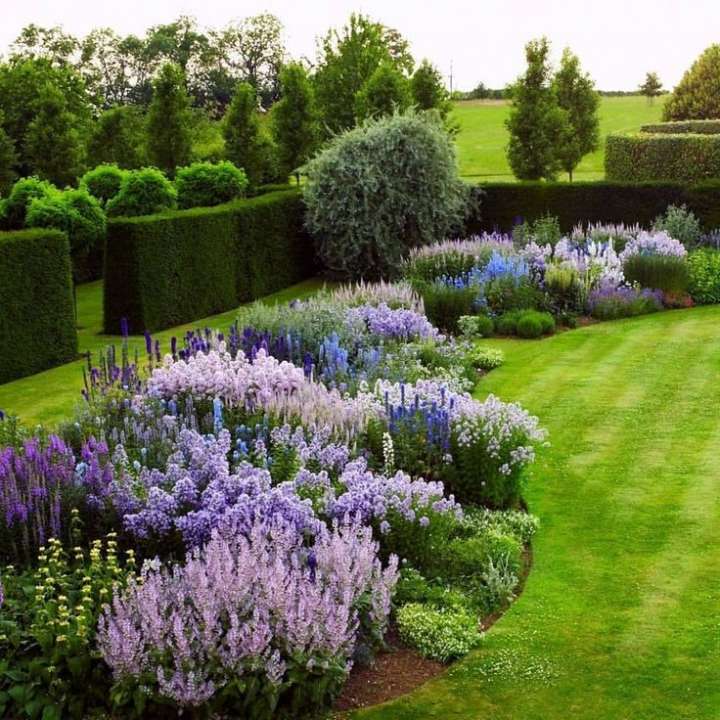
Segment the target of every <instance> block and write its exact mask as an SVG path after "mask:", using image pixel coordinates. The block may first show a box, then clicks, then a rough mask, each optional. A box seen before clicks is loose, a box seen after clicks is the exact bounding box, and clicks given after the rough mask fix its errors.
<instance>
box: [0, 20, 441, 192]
mask: <svg viewBox="0 0 720 720" xmlns="http://www.w3.org/2000/svg"><path fill="white" fill-rule="evenodd" d="M411 106H414V107H416V108H418V109H419V110H434V111H436V112H438V113H439V114H440V115H441V116H442V117H443V118H446V117H447V115H448V113H449V110H450V98H449V95H448V92H447V90H446V89H445V86H444V83H443V80H442V76H441V75H440V73H439V72H438V71H437V69H436V68H435V67H434V66H433V65H431V64H430V63H429V62H428V61H426V60H424V61H422V62H421V63H419V64H418V63H416V61H415V59H414V58H413V57H412V55H411V53H410V50H409V45H408V42H407V40H405V38H403V37H402V35H401V34H400V33H399V32H398V31H397V30H394V29H392V28H389V27H387V26H385V25H383V24H381V23H378V22H376V21H373V20H371V19H370V18H368V17H365V16H363V15H351V16H350V18H349V20H348V22H347V24H346V25H344V26H343V27H341V28H333V29H330V30H329V31H328V32H327V34H326V35H325V36H324V37H323V38H322V39H321V40H320V42H319V43H318V52H317V56H316V58H314V60H312V61H310V60H307V59H303V60H302V61H300V62H297V61H296V62H293V61H292V60H291V58H290V57H289V55H288V52H287V50H286V48H285V45H284V40H283V27H282V24H281V22H280V20H279V19H278V18H276V17H275V16H273V15H270V14H267V13H265V14H261V15H256V16H254V17H250V18H247V19H245V20H243V21H241V22H238V23H234V24H231V25H228V26H227V27H225V28H223V29H221V30H215V29H208V30H204V29H202V28H200V27H199V26H198V25H197V23H196V21H195V20H194V19H193V18H190V17H186V16H182V17H180V18H178V19H177V20H176V21H175V22H172V23H169V24H167V25H158V26H155V27H152V28H150V29H149V30H148V31H147V32H146V33H145V35H144V36H142V37H138V36H135V35H128V36H120V35H118V34H117V33H115V32H114V31H113V30H111V29H109V28H100V29H96V30H93V31H92V32H90V33H89V34H88V35H87V36H86V37H84V38H77V37H74V36H72V35H69V34H67V33H65V32H64V31H63V30H62V28H59V27H54V28H42V27H38V26H36V25H30V26H28V27H26V28H25V29H23V30H22V32H21V33H20V35H19V36H18V38H17V40H16V41H15V42H14V43H13V44H12V46H11V47H10V49H9V53H8V55H7V57H6V58H5V60H4V61H3V62H2V63H1V64H0V108H2V109H3V112H2V113H1V114H0V192H3V193H6V192H7V189H8V187H9V186H10V185H11V183H12V182H13V180H14V179H15V178H17V177H18V176H20V177H23V176H28V175H37V176H38V177H40V178H42V179H45V180H49V181H51V182H53V183H55V184H57V185H60V186H63V185H74V184H75V182H76V179H77V178H78V177H79V176H81V175H82V174H83V172H84V171H85V170H86V169H87V168H89V167H94V166H95V165H97V164H99V163H115V164H117V165H118V166H119V167H121V168H125V169H133V168H137V167H141V166H143V165H147V164H152V165H156V166H157V167H159V168H161V169H162V170H164V171H165V172H167V173H168V174H169V175H171V176H172V175H173V173H174V170H175V168H176V167H179V166H183V165H186V164H188V163H189V162H193V161H204V160H209V161H214V162H217V161H219V160H222V159H226V158H227V159H229V160H231V161H232V162H234V163H235V164H237V165H238V166H240V167H243V168H244V169H245V171H246V172H247V175H248V177H249V179H250V181H251V183H262V182H273V181H276V180H281V181H285V180H287V177H288V174H290V173H293V172H294V171H296V170H297V169H298V168H299V167H300V166H301V165H302V163H303V162H305V160H306V159H307V158H308V157H309V155H310V154H311V153H312V152H314V150H315V149H317V147H318V146H319V145H320V144H321V143H322V142H324V141H326V140H328V139H329V138H330V137H332V136H333V135H334V134H336V133H339V132H342V131H344V130H346V129H348V128H351V127H354V126H355V125H356V124H357V123H359V122H362V121H364V120H365V119H367V118H369V117H377V116H380V115H384V114H388V113H392V112H395V111H396V110H399V111H403V110H406V109H407V108H409V107H411Z"/></svg>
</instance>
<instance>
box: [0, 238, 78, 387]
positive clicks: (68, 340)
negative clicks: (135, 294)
mask: <svg viewBox="0 0 720 720" xmlns="http://www.w3.org/2000/svg"><path fill="white" fill-rule="evenodd" d="M77 349H78V344H77V332H76V329H75V308H74V301H73V285H72V270H71V264H70V244H69V243H68V240H67V237H66V236H65V234H64V233H61V232H59V231H57V230H47V229H35V230H19V231H16V232H0V383H5V382H9V381H10V380H15V379H16V378H20V377H23V376H25V375H32V374H34V373H37V372H40V371H42V370H47V369H48V368H50V367H53V366H55V365H60V364H62V363H64V362H68V361H69V360H72V359H73V358H74V357H75V356H76V355H77Z"/></svg>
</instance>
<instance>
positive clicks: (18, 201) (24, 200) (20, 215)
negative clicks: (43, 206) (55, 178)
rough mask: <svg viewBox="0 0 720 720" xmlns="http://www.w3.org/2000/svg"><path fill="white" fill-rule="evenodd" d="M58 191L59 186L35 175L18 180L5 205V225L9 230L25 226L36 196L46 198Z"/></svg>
mask: <svg viewBox="0 0 720 720" xmlns="http://www.w3.org/2000/svg"><path fill="white" fill-rule="evenodd" d="M56 191H57V188H56V187H55V186H54V185H53V184H52V183H49V182H47V180H39V179H38V178H35V177H29V178H23V179H22V180H18V181H17V182H16V183H15V184H14V185H13V187H12V190H11V191H10V195H9V196H8V197H7V199H6V200H5V203H4V207H3V225H4V227H5V228H7V229H8V230H20V229H21V228H23V227H25V217H26V215H27V210H28V206H29V205H30V203H31V202H32V201H33V199H35V198H45V197H48V196H50V195H52V194H53V193H54V192H56Z"/></svg>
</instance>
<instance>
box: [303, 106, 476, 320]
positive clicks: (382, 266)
mask: <svg viewBox="0 0 720 720" xmlns="http://www.w3.org/2000/svg"><path fill="white" fill-rule="evenodd" d="M307 175H308V181H307V183H306V185H305V187H304V195H305V203H306V205H307V224H308V227H309V229H310V231H311V232H312V233H313V234H314V236H315V238H316V242H317V247H318V254H319V256H320V259H321V260H322V261H323V263H324V265H325V266H326V267H327V268H328V269H329V270H331V271H332V272H334V273H336V274H337V275H339V276H341V277H365V278H370V277H378V276H384V275H390V274H392V273H396V272H397V269H398V267H399V265H400V263H401V261H402V260H403V258H404V257H405V256H406V255H407V254H408V252H409V250H410V248H412V247H416V246H419V245H423V244H429V243H431V242H433V241H434V240H436V239H437V238H438V237H444V236H446V235H448V234H449V233H450V232H451V231H452V230H453V229H454V228H459V226H460V225H461V223H462V222H463V220H464V218H465V215H466V211H467V207H468V197H469V195H468V191H467V189H466V187H465V186H464V185H463V183H462V182H461V181H460V179H459V178H458V175H457V168H456V163H455V151H454V148H453V145H452V142H451V140H450V138H449V137H448V135H447V133H446V132H445V130H444V129H443V127H442V125H441V123H440V121H439V120H437V119H434V118H432V117H430V116H425V115H416V114H414V113H410V114H407V115H395V116H393V117H387V118H382V119H380V120H375V121H371V122H369V123H367V124H365V125H363V126H362V127H358V128H355V129H354V130H350V131H349V132H346V133H345V134H343V135H340V136H338V137H337V138H335V139H334V140H332V141H331V142H330V144H329V145H328V146H327V147H326V149H325V150H324V151H323V152H321V153H320V154H319V155H318V156H317V157H316V158H315V159H314V160H312V161H310V163H309V164H308V166H307ZM462 314H467V313H462Z"/></svg>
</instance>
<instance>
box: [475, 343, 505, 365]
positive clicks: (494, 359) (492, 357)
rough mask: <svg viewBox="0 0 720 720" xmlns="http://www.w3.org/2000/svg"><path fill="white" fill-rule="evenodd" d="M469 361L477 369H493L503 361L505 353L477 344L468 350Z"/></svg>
mask: <svg viewBox="0 0 720 720" xmlns="http://www.w3.org/2000/svg"><path fill="white" fill-rule="evenodd" d="M470 362H471V363H472V364H473V366H474V367H476V368H477V369H478V370H485V371H489V370H494V369H495V368H497V367H500V366H501V365H502V364H503V362H505V354H504V353H503V351H502V350H496V349H495V348H486V347H482V346H481V345H478V346H477V347H475V348H473V349H472V350H471V351H470Z"/></svg>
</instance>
